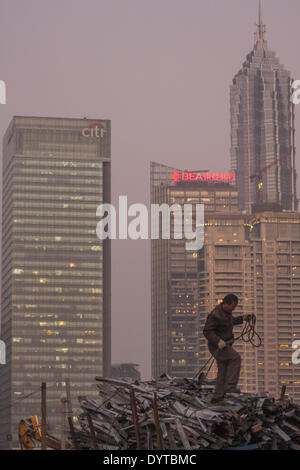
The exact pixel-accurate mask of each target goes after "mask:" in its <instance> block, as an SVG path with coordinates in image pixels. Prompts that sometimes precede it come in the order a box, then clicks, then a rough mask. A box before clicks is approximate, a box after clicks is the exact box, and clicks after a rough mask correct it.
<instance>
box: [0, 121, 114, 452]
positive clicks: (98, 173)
mask: <svg viewBox="0 0 300 470" xmlns="http://www.w3.org/2000/svg"><path fill="white" fill-rule="evenodd" d="M103 202H110V121H106V120H91V119H64V118H44V117H43V118H39V117H19V116H18V117H14V118H13V120H12V122H11V124H10V125H9V127H8V130H7V132H6V134H5V136H4V144H3V211H2V227H3V230H2V311H1V339H2V340H4V341H5V343H6V348H7V351H6V352H7V354H6V357H7V364H6V365H5V366H1V369H0V372H1V380H0V387H1V393H0V400H1V401H0V429H1V436H0V437H1V447H2V448H5V445H6V443H5V441H6V436H7V434H12V435H13V438H14V441H15V440H16V438H17V426H18V422H19V420H20V419H22V418H27V417H29V416H30V415H32V414H38V415H40V386H41V382H46V383H47V411H48V424H49V426H50V433H52V434H55V433H57V429H56V428H55V424H56V423H58V422H59V419H60V417H59V414H60V397H61V394H62V393H63V392H64V391H65V381H66V378H67V377H68V378H69V379H70V384H71V395H72V397H73V407H74V408H76V406H77V396H78V395H85V394H87V395H89V396H96V395H97V391H96V389H95V388H94V385H93V383H94V377H95V375H107V374H109V368H110V349H111V345H110V242H109V240H105V241H100V240H99V239H98V238H97V236H96V225H97V219H96V209H97V207H98V205H99V204H101V203H103ZM31 394H32V395H31ZM27 395H29V396H28V397H27Z"/></svg>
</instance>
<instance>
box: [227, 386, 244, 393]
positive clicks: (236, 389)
mask: <svg viewBox="0 0 300 470" xmlns="http://www.w3.org/2000/svg"><path fill="white" fill-rule="evenodd" d="M225 393H241V389H240V388H237V387H232V388H229V389H228V390H226V391H225Z"/></svg>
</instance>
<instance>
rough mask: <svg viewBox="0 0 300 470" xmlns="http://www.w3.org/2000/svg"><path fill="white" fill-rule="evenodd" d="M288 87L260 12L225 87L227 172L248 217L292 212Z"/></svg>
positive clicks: (288, 77)
mask: <svg viewBox="0 0 300 470" xmlns="http://www.w3.org/2000/svg"><path fill="white" fill-rule="evenodd" d="M292 82H293V80H292V78H291V75H290V72H289V71H287V70H285V68H284V66H283V65H281V64H280V62H279V59H278V58H277V57H276V55H275V53H274V52H272V51H271V50H270V49H269V47H268V44H267V40H266V32H265V25H263V22H262V15H261V8H260V9H259V21H258V25H257V27H256V38H255V44H254V47H253V50H252V51H251V52H250V53H249V54H248V55H247V58H246V60H245V62H244V63H243V66H242V68H241V70H240V71H239V72H238V73H237V74H236V75H235V77H234V79H233V84H232V85H231V87H230V117H231V169H232V171H234V172H235V173H236V176H237V188H238V192H239V209H240V210H246V211H247V212H248V213H251V212H256V211H261V210H276V211H278V210H279V211H280V210H282V209H286V210H296V209H297V206H298V200H297V195H296V169H295V125H294V104H293V103H292V92H293V89H292Z"/></svg>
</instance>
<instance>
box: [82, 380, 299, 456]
mask: <svg viewBox="0 0 300 470" xmlns="http://www.w3.org/2000/svg"><path fill="white" fill-rule="evenodd" d="M96 381H97V386H98V388H99V394H100V399H99V401H98V400H90V399H88V398H86V397H79V402H80V406H81V408H82V410H83V413H82V414H81V415H80V416H79V417H78V421H79V423H80V426H81V430H80V431H77V432H76V437H77V440H78V443H79V447H80V448H88V449H92V448H98V449H106V450H114V449H115V450H120V449H122V450H125V449H146V450H153V449H155V450H156V449H169V450H177V449H185V450H189V449H190V450H198V449H199V450H200V449H232V448H245V449H274V450H275V449H294V450H300V406H298V405H296V404H294V403H293V402H292V401H291V400H287V399H285V400H276V399H273V398H268V397H267V396H266V395H264V396H263V395H259V394H246V393H236V394H229V395H227V396H226V398H225V400H224V403H223V404H222V405H219V404H218V405H211V404H210V400H211V397H212V392H213V388H214V387H213V385H212V384H207V383H206V384H204V385H202V387H200V386H199V385H198V383H197V381H195V380H192V379H175V378H173V379H171V378H170V377H167V376H162V377H160V379H159V380H155V381H154V380H153V381H150V382H138V381H135V382H134V383H131V382H129V381H126V380H119V379H110V378H100V377H96ZM91 436H93V439H91Z"/></svg>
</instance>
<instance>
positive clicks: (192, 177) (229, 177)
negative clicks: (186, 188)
mask: <svg viewBox="0 0 300 470" xmlns="http://www.w3.org/2000/svg"><path fill="white" fill-rule="evenodd" d="M172 180H173V181H174V182H175V183H178V182H180V181H235V173H208V172H207V173H196V172H182V173H181V172H179V171H173V174H172Z"/></svg>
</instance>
